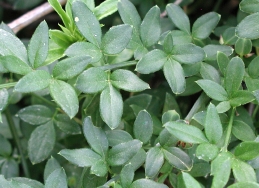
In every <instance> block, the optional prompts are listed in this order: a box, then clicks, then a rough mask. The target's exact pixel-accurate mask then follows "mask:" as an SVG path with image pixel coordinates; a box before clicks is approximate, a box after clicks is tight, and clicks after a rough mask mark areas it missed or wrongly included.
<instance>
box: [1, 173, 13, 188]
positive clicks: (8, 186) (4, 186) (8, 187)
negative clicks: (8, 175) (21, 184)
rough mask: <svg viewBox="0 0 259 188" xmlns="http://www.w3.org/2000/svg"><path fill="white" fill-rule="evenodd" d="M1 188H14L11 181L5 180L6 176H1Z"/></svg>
mask: <svg viewBox="0 0 259 188" xmlns="http://www.w3.org/2000/svg"><path fill="white" fill-rule="evenodd" d="M0 188H13V186H12V185H11V182H10V181H7V180H6V179H5V178H4V175H2V174H1V175H0Z"/></svg>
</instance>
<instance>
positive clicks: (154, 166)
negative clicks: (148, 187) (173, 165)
mask: <svg viewBox="0 0 259 188" xmlns="http://www.w3.org/2000/svg"><path fill="white" fill-rule="evenodd" d="M163 163H164V155H163V152H162V150H161V149H160V148H159V147H153V148H151V149H149V150H148V152H147V158H146V162H145V175H146V177H148V178H153V177H155V176H156V175H157V174H158V172H159V170H160V169H161V167H162V165H163Z"/></svg>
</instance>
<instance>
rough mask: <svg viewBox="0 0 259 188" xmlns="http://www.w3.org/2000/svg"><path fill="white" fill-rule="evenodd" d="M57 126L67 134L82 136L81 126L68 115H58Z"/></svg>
mask: <svg viewBox="0 0 259 188" xmlns="http://www.w3.org/2000/svg"><path fill="white" fill-rule="evenodd" d="M55 124H56V125H57V127H58V128H59V129H60V130H62V131H63V132H65V133H66V134H71V135H74V134H81V126H80V125H79V124H78V123H76V122H75V121H74V120H72V119H70V118H69V117H68V116H67V115H66V114H58V115H56V116H55Z"/></svg>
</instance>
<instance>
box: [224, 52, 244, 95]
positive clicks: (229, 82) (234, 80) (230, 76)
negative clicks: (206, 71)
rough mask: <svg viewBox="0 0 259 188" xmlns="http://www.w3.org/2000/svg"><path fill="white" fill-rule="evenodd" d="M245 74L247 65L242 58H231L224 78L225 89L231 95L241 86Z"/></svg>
mask: <svg viewBox="0 0 259 188" xmlns="http://www.w3.org/2000/svg"><path fill="white" fill-rule="evenodd" d="M244 74H245V65H244V62H243V61H242V59H241V58H239V57H234V58H232V59H231V60H230V62H229V64H228V66H227V69H226V76H225V79H224V83H225V89H226V91H227V93H228V95H229V96H232V95H233V93H235V92H236V91H237V90H238V89H239V87H240V86H241V82H242V80H243V76H244Z"/></svg>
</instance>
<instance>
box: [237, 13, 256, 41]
mask: <svg viewBox="0 0 259 188" xmlns="http://www.w3.org/2000/svg"><path fill="white" fill-rule="evenodd" d="M258 19H259V13H254V14H251V15H249V16H247V17H245V18H244V19H243V20H242V21H241V22H240V23H239V24H238V25H237V27H236V35H237V36H238V37H240V38H245V39H251V40H252V39H257V38H259V32H258V29H259V26H258V25H257V24H255V23H257V20H258Z"/></svg>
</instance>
